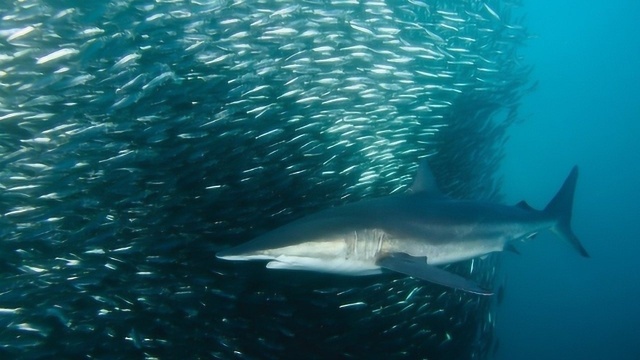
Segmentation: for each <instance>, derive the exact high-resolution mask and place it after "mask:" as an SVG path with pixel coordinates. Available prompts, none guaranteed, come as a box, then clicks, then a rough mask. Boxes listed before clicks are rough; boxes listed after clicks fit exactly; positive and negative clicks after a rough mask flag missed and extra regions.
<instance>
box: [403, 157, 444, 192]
mask: <svg viewBox="0 0 640 360" xmlns="http://www.w3.org/2000/svg"><path fill="white" fill-rule="evenodd" d="M408 192H410V193H412V194H416V193H426V194H430V195H434V196H442V193H441V192H440V189H438V184H437V183H436V178H435V177H434V176H433V173H432V172H431V168H430V167H429V163H428V162H427V160H426V159H422V160H421V161H420V165H419V166H418V172H417V173H416V177H415V178H414V179H413V184H412V185H411V187H410V188H409V190H408Z"/></svg>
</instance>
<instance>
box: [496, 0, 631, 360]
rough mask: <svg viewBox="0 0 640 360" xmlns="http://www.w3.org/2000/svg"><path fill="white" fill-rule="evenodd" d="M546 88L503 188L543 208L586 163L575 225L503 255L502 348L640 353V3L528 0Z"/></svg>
mask: <svg viewBox="0 0 640 360" xmlns="http://www.w3.org/2000/svg"><path fill="white" fill-rule="evenodd" d="M525 7H526V12H527V13H528V22H527V24H528V26H529V28H530V31H531V33H532V34H533V35H536V37H535V38H533V39H531V40H530V42H529V44H528V47H527V48H526V49H524V51H523V55H524V56H525V58H526V60H527V61H528V62H529V63H531V64H534V65H535V71H534V73H533V74H532V79H538V80H539V81H540V83H539V87H538V89H537V91H535V92H533V93H532V94H530V95H528V96H525V99H524V103H523V107H522V114H523V115H524V116H525V118H526V120H525V121H524V122H523V123H522V124H519V125H516V126H514V127H513V128H512V130H511V138H510V141H509V142H508V145H507V146H508V148H507V151H506V153H507V158H506V159H505V162H504V166H503V171H504V179H505V184H504V192H505V193H506V194H507V195H508V200H509V201H511V202H515V201H519V200H521V199H523V198H524V199H526V200H527V201H528V202H529V203H530V204H531V205H533V206H536V207H541V206H544V205H545V204H546V202H547V201H548V200H549V199H550V198H551V196H553V194H554V193H555V191H556V190H557V189H558V187H559V186H560V184H561V183H562V181H563V180H564V178H565V176H566V175H567V173H568V172H569V170H570V169H571V166H572V165H574V164H578V165H579V166H580V178H579V180H578V188H577V190H576V198H575V208H574V214H573V229H574V232H575V233H576V234H577V235H578V237H579V238H580V239H581V241H582V243H583V244H584V246H585V247H586V248H587V250H589V252H590V254H591V257H592V258H591V259H584V258H581V257H580V256H578V255H577V254H576V253H575V252H574V251H573V250H572V249H571V248H570V247H569V246H568V245H566V244H564V243H562V242H561V241H558V240H557V238H555V237H554V236H553V235H549V234H545V235H541V236H539V237H538V238H536V239H535V240H534V241H531V242H529V243H527V244H522V245H518V248H519V249H520V251H521V253H522V255H520V256H518V255H515V254H505V256H504V273H505V276H506V281H507V286H506V292H505V298H504V303H503V305H502V307H501V308H500V310H499V313H498V322H497V323H498V325H497V326H498V330H497V331H498V335H499V338H500V347H499V350H498V352H497V355H496V359H500V360H501V359H521V360H524V359H618V360H622V359H640V342H638V334H639V333H640V332H639V331H640V310H639V307H638V305H637V303H638V297H639V296H640V272H638V269H637V266H636V265H637V263H638V260H637V252H638V251H639V250H640V246H639V245H638V239H639V238H640V228H639V227H638V220H639V215H638V214H639V210H640V206H639V205H638V204H640V192H639V191H638V184H640V145H639V140H638V139H639V138H640V101H639V99H640V92H639V91H638V86H639V84H640V71H639V70H638V65H639V64H640V37H639V36H638V34H639V32H638V14H640V2H638V1H629V0H616V1H607V2H588V3H587V2H569V1H562V2H541V1H529V2H527V4H526V6H525Z"/></svg>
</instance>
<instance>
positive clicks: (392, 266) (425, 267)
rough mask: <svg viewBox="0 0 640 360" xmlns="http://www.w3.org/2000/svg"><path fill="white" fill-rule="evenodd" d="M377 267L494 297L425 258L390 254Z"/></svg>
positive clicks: (377, 263)
mask: <svg viewBox="0 0 640 360" xmlns="http://www.w3.org/2000/svg"><path fill="white" fill-rule="evenodd" d="M376 265H378V266H380V267H381V268H384V269H388V270H392V271H396V272H399V273H402V274H405V275H409V276H412V277H415V278H418V279H422V280H426V281H429V282H432V283H436V284H439V285H444V286H448V287H452V288H454V289H460V290H464V291H467V292H471V293H474V294H479V295H493V293H492V292H491V291H489V290H487V289H483V288H481V287H480V286H479V285H478V284H476V283H475V282H473V281H471V280H468V279H465V278H463V277H462V276H459V275H456V274H453V273H450V272H448V271H445V270H442V269H439V268H437V267H435V266H431V265H429V264H427V258H426V257H424V256H423V257H415V256H411V255H409V254H405V253H390V254H386V255H384V256H382V257H380V258H379V259H378V261H377V262H376Z"/></svg>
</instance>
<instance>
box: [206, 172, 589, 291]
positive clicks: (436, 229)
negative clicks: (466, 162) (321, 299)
mask: <svg viewBox="0 0 640 360" xmlns="http://www.w3.org/2000/svg"><path fill="white" fill-rule="evenodd" d="M577 177H578V169H577V167H574V168H573V169H572V171H571V172H570V174H569V176H568V177H567V179H566V180H565V182H564V184H563V185H562V187H561V188H560V190H559V191H558V193H557V194H556V195H555V197H554V198H553V199H552V200H551V201H550V202H549V204H548V205H547V207H546V208H545V209H544V210H542V211H538V210H535V209H533V208H531V207H530V206H529V205H528V204H527V203H526V202H524V201H523V202H520V203H519V204H517V205H516V206H506V205H500V204H495V203H489V202H482V201H473V200H455V199H451V198H449V197H447V196H445V195H443V194H442V193H440V191H439V190H438V188H437V186H436V182H435V179H434V177H433V175H432V173H431V171H430V169H429V166H428V164H427V163H426V161H423V162H422V163H421V165H420V167H419V169H418V174H417V176H416V179H415V180H414V184H413V185H412V186H411V188H410V189H409V191H408V192H407V193H404V194H398V195H390V196H386V197H382V198H377V199H372V200H364V201H360V202H356V203H352V204H347V205H344V206H340V207H336V208H332V209H328V210H324V211H321V212H318V213H316V214H313V215H310V216H307V217H304V218H302V219H299V220H297V221H294V222H291V223H289V224H287V225H284V226H282V227H280V228H277V229H275V230H273V231H271V232H268V233H266V234H264V235H262V236H259V237H257V238H256V239H254V240H252V241H249V242H247V243H244V244H241V245H239V246H236V247H233V248H231V249H227V250H224V251H221V252H219V253H217V254H216V256H217V257H218V258H220V259H225V260H270V262H269V263H268V264H267V268H270V269H296V270H312V271H320V272H328V273H337V274H345V275H358V276H359V275H370V274H378V273H381V272H382V271H383V269H386V270H391V271H396V272H399V273H403V274H406V275H409V276H413V277H416V278H420V279H423V280H427V281H431V282H434V283H437V284H441V285H445V286H449V287H452V288H456V289H461V290H464V291H468V292H472V293H477V294H482V295H490V294H492V292H491V291H489V290H487V289H484V288H482V287H480V286H479V285H477V284H475V283H474V282H472V281H470V280H467V279H465V278H463V277H461V276H458V275H455V274H452V273H450V272H447V271H445V270H442V269H439V268H436V267H435V266H434V265H444V264H450V263H454V262H457V261H462V260H467V259H471V258H474V257H479V256H482V255H486V254H488V253H491V252H495V251H502V250H504V249H505V247H508V246H509V243H510V242H513V241H516V240H522V239H527V238H531V237H533V236H534V235H536V234H537V233H538V232H540V231H543V230H547V229H550V230H552V231H554V232H555V233H556V234H558V235H559V236H560V237H561V238H563V239H565V240H567V241H568V242H569V243H571V244H572V245H573V246H574V247H575V248H576V249H577V251H578V252H579V253H580V254H581V255H582V256H585V257H589V255H588V253H587V251H586V250H585V249H584V247H583V246H582V245H581V244H580V241H579V240H578V238H577V237H576V236H575V235H574V234H573V232H572V230H571V228H570V221H571V210H572V203H573V194H574V190H575V185H576V181H577Z"/></svg>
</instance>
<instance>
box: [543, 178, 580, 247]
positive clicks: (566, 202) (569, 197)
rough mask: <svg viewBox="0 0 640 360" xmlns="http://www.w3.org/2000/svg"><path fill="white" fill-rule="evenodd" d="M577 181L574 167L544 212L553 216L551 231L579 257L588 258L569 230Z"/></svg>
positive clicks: (576, 238) (578, 241)
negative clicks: (554, 222) (574, 250)
mask: <svg viewBox="0 0 640 360" xmlns="http://www.w3.org/2000/svg"><path fill="white" fill-rule="evenodd" d="M577 181H578V167H577V166H574V167H573V169H571V173H569V176H567V179H566V180H565V181H564V184H562V187H561V188H560V190H558V193H557V194H556V196H554V197H553V199H551V201H550V202H549V204H548V205H547V207H546V208H544V212H545V213H547V214H549V215H550V216H553V217H554V218H555V219H556V220H557V223H556V225H555V226H554V227H553V228H552V230H553V231H554V232H555V233H556V234H558V235H559V236H560V237H561V238H563V239H565V240H566V241H568V242H569V243H570V244H571V245H573V247H574V248H575V249H576V250H578V252H579V253H580V255H582V256H584V257H589V253H587V250H585V248H584V247H583V246H582V244H581V243H580V240H578V237H577V236H576V235H575V234H574V233H573V231H572V230H571V212H572V209H573V193H574V192H575V189H576V182H577Z"/></svg>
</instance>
